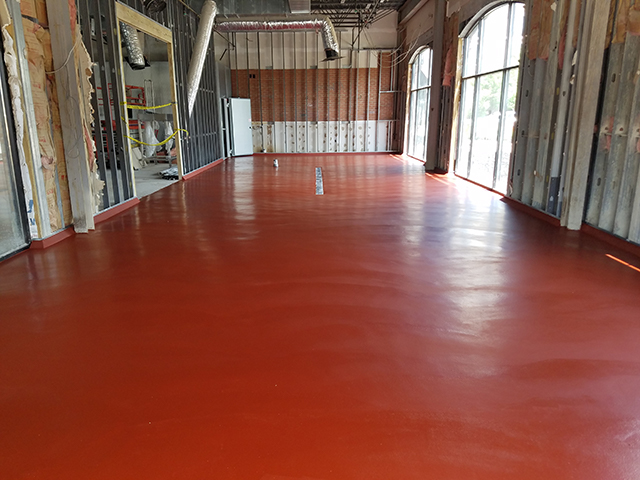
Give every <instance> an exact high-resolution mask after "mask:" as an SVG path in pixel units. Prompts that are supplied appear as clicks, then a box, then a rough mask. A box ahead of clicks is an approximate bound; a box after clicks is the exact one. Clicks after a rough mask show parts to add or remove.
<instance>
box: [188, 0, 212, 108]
mask: <svg viewBox="0 0 640 480" xmlns="http://www.w3.org/2000/svg"><path fill="white" fill-rule="evenodd" d="M217 13H218V6H217V5H216V3H215V2H214V1H213V0H206V1H205V2H204V5H203V6H202V10H201V11H200V23H199V24H198V33H197V35H196V42H195V43H194V45H193V53H192V54H191V62H190V63H189V72H188V73H187V100H188V102H189V115H191V112H192V111H193V106H194V105H195V103H196V95H197V94H198V87H199V86H200V78H201V77H202V70H203V69H204V62H205V60H206V59H207V48H208V47H209V41H210V40H211V31H212V30H213V23H214V20H215V18H216V14H217Z"/></svg>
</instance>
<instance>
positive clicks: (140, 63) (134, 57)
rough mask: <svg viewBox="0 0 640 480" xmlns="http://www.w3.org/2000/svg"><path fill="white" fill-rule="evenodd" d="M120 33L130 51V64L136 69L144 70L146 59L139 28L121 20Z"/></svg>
mask: <svg viewBox="0 0 640 480" xmlns="http://www.w3.org/2000/svg"><path fill="white" fill-rule="evenodd" d="M120 34H121V35H122V41H123V42H124V46H125V47H126V48H127V52H129V65H131V68H132V69H134V70H142V69H143V68H144V67H145V61H144V54H143V53H142V47H141V46H140V39H139V38H138V30H136V29H135V27H132V26H131V25H128V24H126V23H124V22H120Z"/></svg>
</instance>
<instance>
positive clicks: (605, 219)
mask: <svg viewBox="0 0 640 480" xmlns="http://www.w3.org/2000/svg"><path fill="white" fill-rule="evenodd" d="M609 23H610V30H609V34H608V38H607V48H608V61H607V65H606V77H605V78H604V85H603V104H602V112H601V115H600V118H599V120H598V126H599V128H598V139H597V148H596V150H595V158H594V160H593V163H592V168H591V175H590V191H589V199H588V206H587V211H586V216H585V221H586V222H587V223H589V224H590V225H592V226H594V227H597V228H600V229H602V230H605V231H607V232H610V233H613V234H615V235H617V236H619V237H622V238H624V239H628V240H630V241H632V242H634V243H638V244H640V170H639V163H640V82H639V81H638V78H639V76H640V74H639V72H638V69H637V66H638V62H639V61H640V2H637V1H636V2H634V1H633V0H618V1H617V2H616V1H614V2H613V4H612V6H611V15H610V22H609Z"/></svg>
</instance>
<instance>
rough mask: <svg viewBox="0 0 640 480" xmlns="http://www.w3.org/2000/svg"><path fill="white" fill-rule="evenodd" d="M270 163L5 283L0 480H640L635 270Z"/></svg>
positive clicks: (434, 202) (197, 186)
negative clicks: (320, 183) (318, 185)
mask: <svg viewBox="0 0 640 480" xmlns="http://www.w3.org/2000/svg"><path fill="white" fill-rule="evenodd" d="M271 158H272V157H269V156H259V157H255V158H241V159H237V160H236V161H229V162H227V163H225V164H222V165H221V166H219V167H215V168H213V169H211V170H209V171H207V172H205V173H203V174H202V175H200V176H198V177H196V178H195V179H193V180H191V181H189V182H184V183H180V184H175V185H172V186H170V187H168V188H166V189H165V190H163V191H161V192H159V193H157V194H154V195H153V196H151V197H148V198H146V199H144V200H143V201H142V202H141V204H140V205H139V206H137V207H135V208H133V209H131V210H129V211H127V212H125V213H123V214H121V215H119V216H118V217H115V218H114V219H112V220H109V221H107V222H105V223H103V224H100V225H99V227H98V230H97V231H95V232H93V233H91V234H89V235H84V236H80V235H78V236H75V237H73V238H71V239H68V240H65V241H64V242H62V243H60V244H58V245H56V246H54V247H51V248H50V249H48V250H45V251H39V252H38V251H31V252H27V253H24V254H20V255H18V256H17V257H14V258H12V259H10V260H8V261H7V262H4V263H3V264H0V295H1V297H2V298H1V303H0V315H1V321H0V478H2V479H22V478H29V479H92V480H99V479H108V480H114V479H119V480H121V479H136V480H140V479H242V480H244V479H247V480H252V479H255V480H302V479H305V480H330V479H336V480H338V479H361V480H374V479H380V480H390V479H400V480H403V479H421V480H423V479H437V480H444V479H452V480H453V479H455V480H458V479H460V480H466V479H476V480H477V479H482V480H484V479H487V480H497V479H520V480H522V479H536V480H540V479H545V480H552V479H562V480H566V479H580V480H588V479H598V480H603V479H636V478H640V273H639V272H637V271H635V270H633V269H632V268H630V267H628V266H625V265H623V264H621V263H619V262H616V261H613V260H612V259H610V258H609V257H606V256H605V255H606V254H607V253H609V254H612V255H615V256H617V257H619V258H621V259H622V260H625V261H627V262H628V263H630V264H632V265H635V266H640V265H639V264H640V261H639V260H638V259H637V258H634V257H629V256H628V255H627V256H625V254H624V253H621V252H618V251H615V250H614V249H612V248H610V247H608V246H607V245H605V244H603V243H600V242H599V241H597V240H595V239H593V238H590V237H586V236H584V235H581V234H577V233H572V232H566V231H563V230H560V229H557V228H555V227H553V226H551V225H548V224H546V223H544V222H542V221H540V220H538V219H535V218H533V217H530V216H528V215H526V214H523V213H521V212H518V211H515V210H513V209H512V208H511V207H509V206H508V205H506V204H505V203H503V202H502V201H500V199H499V197H497V196H495V195H494V194H492V193H489V192H487V191H485V190H483V189H481V188H479V187H476V186H474V185H470V184H468V183H466V182H464V181H461V180H455V179H450V178H447V177H445V178H441V177H440V178H434V177H430V176H425V175H424V173H422V170H421V167H420V166H419V165H417V164H412V163H408V162H406V161H403V160H401V159H399V158H397V157H393V156H386V155H370V156H319V157H312V156H303V157H302V156H301V157H295V156H283V157H280V158H279V161H280V168H279V169H277V170H276V169H274V168H273V167H272V166H271ZM316 166H320V167H323V171H324V187H325V195H323V196H316V195H315V171H314V170H315V167H316Z"/></svg>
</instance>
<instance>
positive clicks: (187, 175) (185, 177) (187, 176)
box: [182, 158, 226, 180]
mask: <svg viewBox="0 0 640 480" xmlns="http://www.w3.org/2000/svg"><path fill="white" fill-rule="evenodd" d="M225 160H226V158H221V159H220V160H216V161H215V162H213V163H210V164H209V165H205V166H204V167H200V168H198V169H197V170H194V171H193V172H189V173H185V174H184V175H183V176H182V180H191V179H192V178H193V177H195V176H197V175H200V174H201V173H202V172H205V171H207V170H209V169H210V168H213V167H215V166H216V165H220V164H221V163H222V162H224V161H225Z"/></svg>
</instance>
